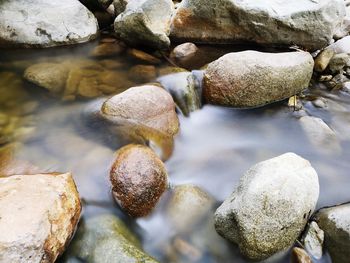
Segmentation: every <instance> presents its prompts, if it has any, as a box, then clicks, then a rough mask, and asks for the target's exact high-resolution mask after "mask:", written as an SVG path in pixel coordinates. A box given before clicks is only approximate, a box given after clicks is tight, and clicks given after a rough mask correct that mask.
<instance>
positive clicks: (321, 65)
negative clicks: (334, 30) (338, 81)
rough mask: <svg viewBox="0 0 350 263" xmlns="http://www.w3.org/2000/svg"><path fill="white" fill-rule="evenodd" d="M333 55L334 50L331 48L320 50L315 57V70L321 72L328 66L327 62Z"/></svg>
mask: <svg viewBox="0 0 350 263" xmlns="http://www.w3.org/2000/svg"><path fill="white" fill-rule="evenodd" d="M333 56H334V51H333V50H332V49H325V50H323V51H321V53H320V54H318V56H317V57H316V59H315V66H314V68H315V71H317V72H323V71H325V69H326V68H327V67H328V64H329V62H330V61H331V59H332V57H333Z"/></svg>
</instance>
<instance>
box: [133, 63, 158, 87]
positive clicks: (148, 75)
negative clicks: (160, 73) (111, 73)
mask: <svg viewBox="0 0 350 263" xmlns="http://www.w3.org/2000/svg"><path fill="white" fill-rule="evenodd" d="M128 75H129V78H130V79H132V80H134V81H136V82H139V83H144V82H150V81H153V80H155V79H156V77H157V70H156V67H155V66H153V65H136V66H133V67H131V68H130V70H129V74H128Z"/></svg>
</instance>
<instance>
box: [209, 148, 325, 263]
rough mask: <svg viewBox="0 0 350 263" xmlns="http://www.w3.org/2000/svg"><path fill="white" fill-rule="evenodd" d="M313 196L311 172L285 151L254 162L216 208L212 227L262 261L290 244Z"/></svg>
mask: <svg viewBox="0 0 350 263" xmlns="http://www.w3.org/2000/svg"><path fill="white" fill-rule="evenodd" d="M295 189H297V194H296V190H295ZM318 195H319V184H318V176H317V173H316V171H315V170H314V169H313V168H312V166H311V165H310V163H309V162H308V161H307V160H305V159H303V158H301V157H300V156H298V155H296V154H294V153H286V154H283V155H280V156H278V157H276V158H272V159H269V160H267V161H264V162H260V163H258V164H256V165H254V166H253V167H252V168H250V169H249V170H248V171H247V172H246V173H245V174H244V176H243V177H242V178H241V180H240V182H239V185H238V188H237V189H236V191H234V192H233V193H232V195H231V196H230V197H229V198H228V199H226V200H225V202H224V203H223V204H222V205H221V206H220V207H219V208H218V209H217V210H216V213H215V228H216V231H217V232H218V233H219V234H220V235H221V236H223V237H224V238H226V239H228V240H230V241H232V242H234V243H237V244H238V246H239V248H240V250H241V252H242V253H243V255H245V256H246V257H248V258H249V259H253V260H263V259H266V258H268V257H270V256H272V255H274V254H275V253H277V252H279V251H283V250H286V249H287V248H289V247H290V246H291V245H292V244H293V243H294V241H295V240H296V238H297V237H298V236H299V234H300V233H301V231H302V230H303V229H304V226H305V224H306V223H307V221H308V218H309V217H310V216H311V214H312V212H313V211H314V209H315V205H316V202H317V199H318Z"/></svg>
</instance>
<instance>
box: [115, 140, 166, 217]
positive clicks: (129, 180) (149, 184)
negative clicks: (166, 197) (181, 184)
mask: <svg viewBox="0 0 350 263" xmlns="http://www.w3.org/2000/svg"><path fill="white" fill-rule="evenodd" d="M110 181H111V183H112V191H113V196H114V198H115V200H116V201H117V202H118V204H119V205H120V206H121V207H122V208H123V210H124V211H125V212H126V213H127V214H129V215H130V216H132V217H140V216H146V215H148V214H149V213H150V212H151V211H152V210H153V208H154V207H155V205H156V204H157V202H158V200H159V198H160V197H161V195H162V194H163V192H164V191H165V190H166V188H167V186H168V175H167V172H166V169H165V166H164V164H163V162H162V161H161V160H160V159H159V158H158V157H157V155H156V154H155V153H154V152H153V151H152V150H151V149H150V148H148V147H146V146H143V145H128V146H125V147H123V148H121V149H120V150H118V152H117V156H116V158H115V161H114V163H113V165H112V168H111V171H110Z"/></svg>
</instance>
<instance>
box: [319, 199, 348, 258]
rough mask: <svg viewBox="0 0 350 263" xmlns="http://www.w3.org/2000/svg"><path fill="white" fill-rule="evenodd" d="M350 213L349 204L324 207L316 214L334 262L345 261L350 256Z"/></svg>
mask: <svg viewBox="0 0 350 263" xmlns="http://www.w3.org/2000/svg"><path fill="white" fill-rule="evenodd" d="M349 215H350V205H349V204H343V205H339V206H334V207H329V208H324V209H321V210H319V211H318V212H317V213H316V215H315V221H316V222H317V224H318V225H319V227H320V228H321V229H322V230H323V231H324V235H325V246H326V248H327V249H328V251H329V253H330V255H331V258H332V262H334V263H345V262H348V261H349V258H350V216H349Z"/></svg>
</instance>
